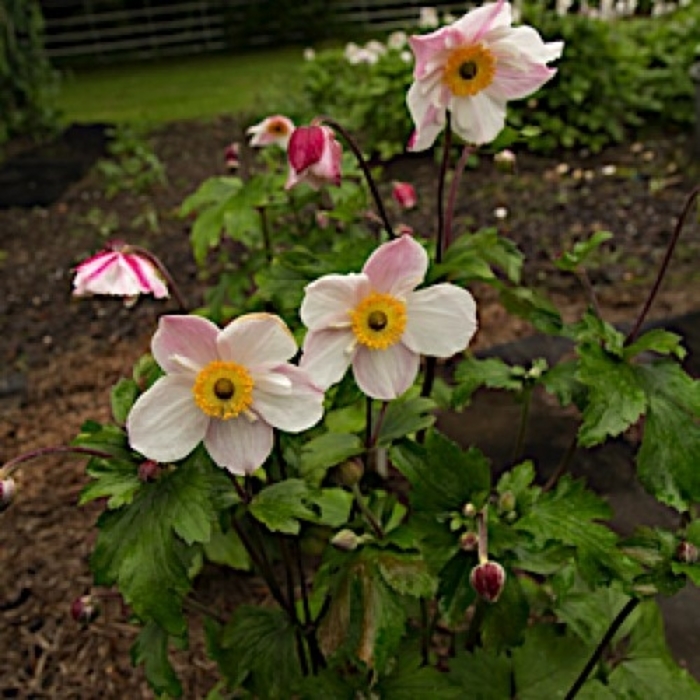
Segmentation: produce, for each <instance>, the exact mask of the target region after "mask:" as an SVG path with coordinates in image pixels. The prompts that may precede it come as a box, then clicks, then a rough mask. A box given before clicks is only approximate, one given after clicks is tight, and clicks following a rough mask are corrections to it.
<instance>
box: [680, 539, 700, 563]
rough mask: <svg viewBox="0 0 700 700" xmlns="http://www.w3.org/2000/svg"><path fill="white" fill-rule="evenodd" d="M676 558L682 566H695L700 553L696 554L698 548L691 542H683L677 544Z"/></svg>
mask: <svg viewBox="0 0 700 700" xmlns="http://www.w3.org/2000/svg"><path fill="white" fill-rule="evenodd" d="M676 558H677V559H678V561H682V562H683V563H684V564H696V563H697V561H698V559H699V558H700V552H698V548H697V547H696V546H695V545H694V544H693V543H692V542H686V541H685V540H684V541H682V542H679V543H678V547H677V548H676Z"/></svg>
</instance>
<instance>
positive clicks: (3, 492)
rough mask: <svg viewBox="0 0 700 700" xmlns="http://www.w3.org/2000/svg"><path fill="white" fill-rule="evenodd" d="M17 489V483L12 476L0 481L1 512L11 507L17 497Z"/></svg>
mask: <svg viewBox="0 0 700 700" xmlns="http://www.w3.org/2000/svg"><path fill="white" fill-rule="evenodd" d="M16 491H17V484H15V480H14V479H13V478H12V477H10V476H8V477H7V479H3V480H2V481H0V513H1V512H2V511H3V510H7V509H8V508H9V507H10V505H11V504H12V501H14V499H15V493H16Z"/></svg>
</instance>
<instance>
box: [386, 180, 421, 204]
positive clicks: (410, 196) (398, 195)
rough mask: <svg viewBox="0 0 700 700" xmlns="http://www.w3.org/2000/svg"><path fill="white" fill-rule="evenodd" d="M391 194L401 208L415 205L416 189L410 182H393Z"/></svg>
mask: <svg viewBox="0 0 700 700" xmlns="http://www.w3.org/2000/svg"><path fill="white" fill-rule="evenodd" d="M391 196H392V197H393V198H394V201H395V202H396V203H397V204H398V205H399V206H400V207H402V208H403V209H413V207H415V206H416V201H417V197H416V190H415V188H414V187H413V185H412V184H411V183H410V182H394V184H393V186H392V188H391Z"/></svg>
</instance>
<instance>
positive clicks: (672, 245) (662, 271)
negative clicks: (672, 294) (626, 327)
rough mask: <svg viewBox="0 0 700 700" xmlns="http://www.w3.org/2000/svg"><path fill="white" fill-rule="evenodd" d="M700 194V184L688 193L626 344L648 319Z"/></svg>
mask: <svg viewBox="0 0 700 700" xmlns="http://www.w3.org/2000/svg"><path fill="white" fill-rule="evenodd" d="M698 195H700V186H698V187H696V188H695V189H693V190H692V191H691V193H690V194H689V195H688V197H687V199H686V200H685V204H684V206H683V210H682V211H681V215H680V217H679V218H678V221H677V222H676V227H675V228H674V230H673V235H672V236H671V240H670V241H669V243H668V247H667V248H666V254H665V255H664V259H663V261H662V262H661V267H660V268H659V272H658V274H657V276H656V281H655V282H654V284H653V286H652V288H651V290H650V292H649V296H648V297H647V300H646V302H645V303H644V306H643V307H642V310H641V311H640V312H639V316H638V318H637V322H636V323H635V324H634V327H633V328H632V330H631V331H630V332H629V334H628V335H627V338H625V345H630V344H631V343H633V342H634V341H635V340H636V339H637V336H638V335H639V331H640V330H641V328H642V324H643V323H644V320H645V319H646V317H647V314H648V313H649V310H650V309H651V305H652V304H653V303H654V300H655V299H656V295H657V294H658V292H659V289H660V287H661V283H662V282H663V279H664V277H665V276H666V270H667V269H668V266H669V263H670V262H671V257H672V256H673V251H674V250H675V249H676V244H677V243H678V239H679V238H680V235H681V232H682V231H683V227H684V226H685V220H686V218H687V217H688V214H689V212H690V207H691V206H692V205H693V203H694V202H695V200H696V199H697V197H698Z"/></svg>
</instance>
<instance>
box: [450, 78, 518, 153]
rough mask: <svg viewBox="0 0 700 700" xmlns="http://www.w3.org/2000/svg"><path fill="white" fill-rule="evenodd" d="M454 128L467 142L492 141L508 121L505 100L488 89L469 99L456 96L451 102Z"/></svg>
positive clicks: (482, 142) (479, 143) (477, 143)
mask: <svg viewBox="0 0 700 700" xmlns="http://www.w3.org/2000/svg"><path fill="white" fill-rule="evenodd" d="M450 110H451V111H452V116H453V120H452V122H453V123H452V128H453V129H454V131H455V133H457V134H459V136H461V137H462V138H463V139H464V140H465V141H466V142H467V143H473V144H475V145H477V146H478V145H481V144H484V143H490V142H491V141H493V140H494V139H495V138H496V136H498V134H499V133H500V131H501V129H503V127H504V126H505V123H506V105H505V102H503V101H502V100H499V99H497V98H495V97H491V95H490V94H489V91H488V89H487V90H484V91H483V92H480V93H479V94H478V95H474V97H470V98H469V99H459V98H454V99H453V100H452V101H451V103H450Z"/></svg>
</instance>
